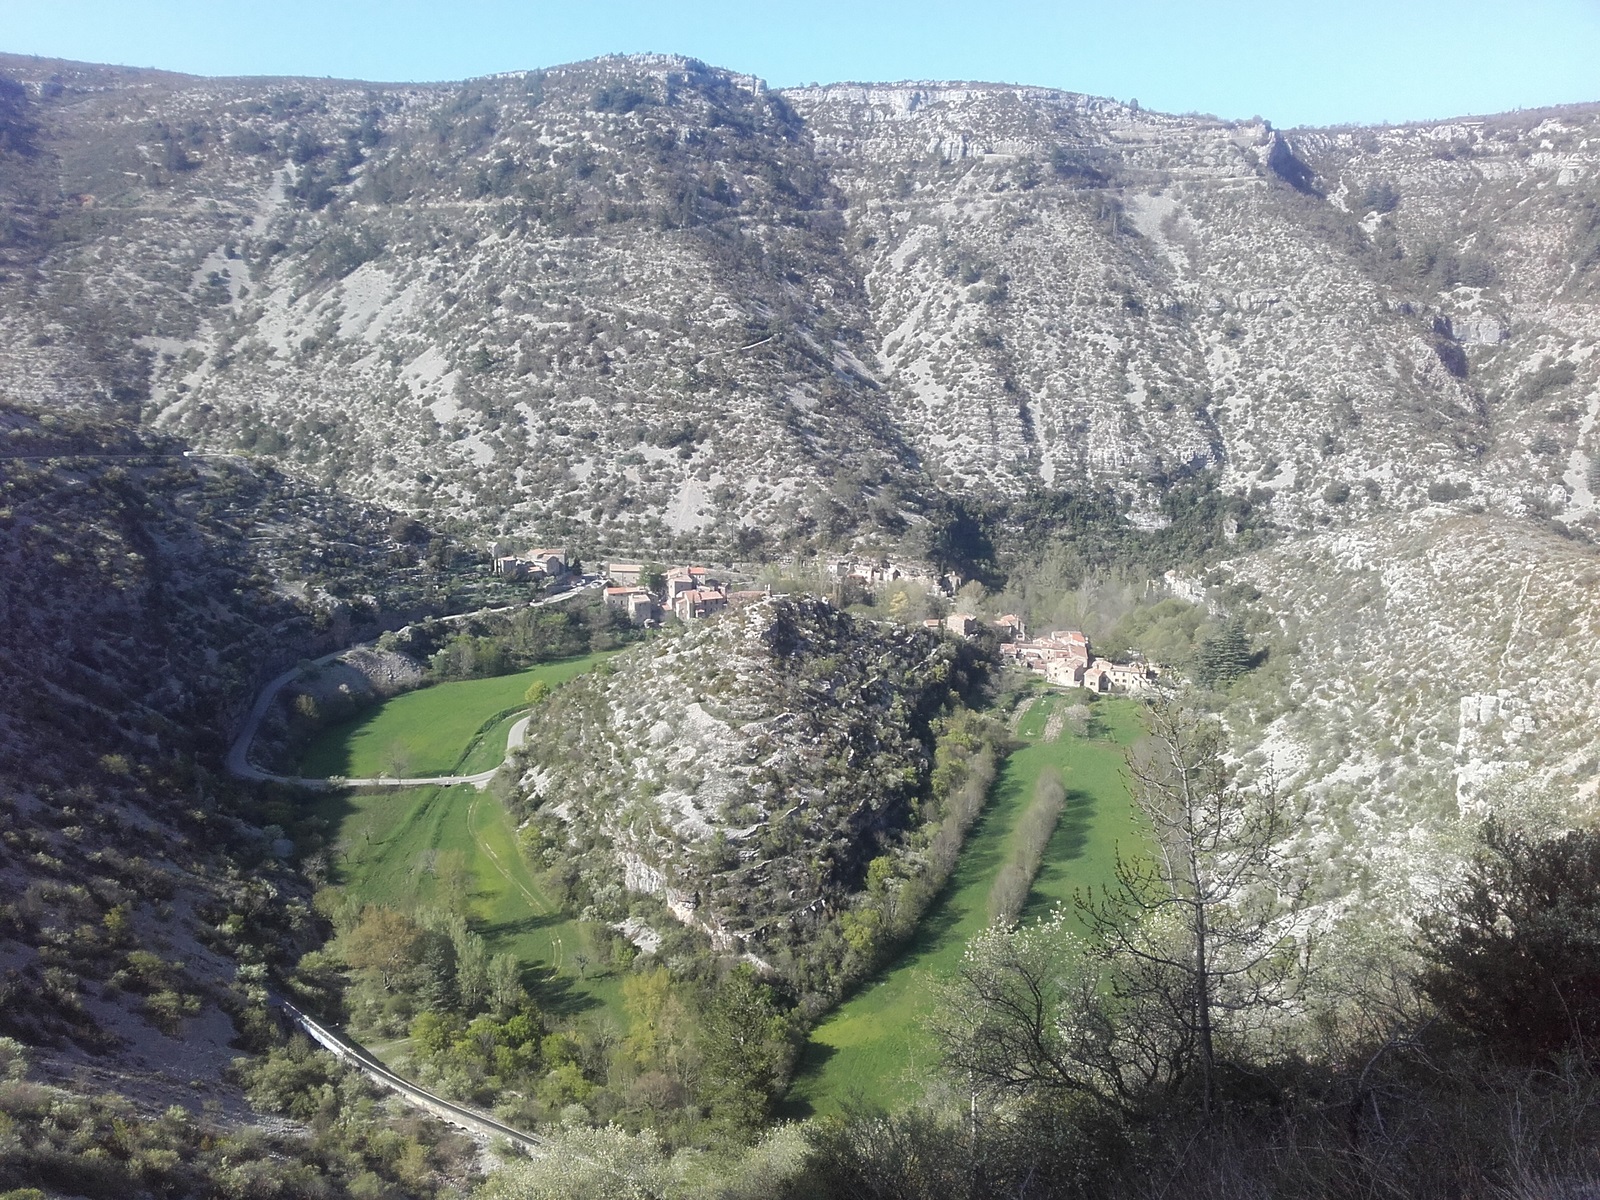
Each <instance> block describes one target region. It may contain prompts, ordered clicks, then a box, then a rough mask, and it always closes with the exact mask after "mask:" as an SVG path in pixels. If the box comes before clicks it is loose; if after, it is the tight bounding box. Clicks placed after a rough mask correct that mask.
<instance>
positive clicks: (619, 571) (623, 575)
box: [606, 562, 644, 587]
mask: <svg viewBox="0 0 1600 1200" xmlns="http://www.w3.org/2000/svg"><path fill="white" fill-rule="evenodd" d="M606 578H607V579H609V580H611V582H612V583H614V584H616V585H617V586H618V587H638V586H639V584H640V583H641V582H643V580H644V564H643V563H620V562H614V563H607V564H606Z"/></svg>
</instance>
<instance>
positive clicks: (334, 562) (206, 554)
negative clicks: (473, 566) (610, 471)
mask: <svg viewBox="0 0 1600 1200" xmlns="http://www.w3.org/2000/svg"><path fill="white" fill-rule="evenodd" d="M413 524H414V523H413ZM394 527H395V521H394V514H392V513H386V512H381V511H377V510H372V509H366V508H363V507H362V506H360V505H356V504H351V503H350V502H348V501H346V500H343V499H340V498H339V497H336V496H331V495H328V494H326V493H322V492H320V491H318V490H317V489H315V488H313V487H311V486H309V485H308V484H306V483H304V482H303V481H293V480H288V479H285V478H284V477H282V476H280V475H279V474H278V473H277V472H276V471H274V470H272V469H270V468H269V467H268V466H267V465H265V464H255V465H254V466H249V465H245V464H243V463H239V462H235V461H233V460H231V459H229V458H215V459H213V458H206V457H197V456H193V455H191V454H188V453H186V452H184V451H183V450H182V449H181V446H180V445H179V444H177V443H175V442H173V441H172V440H170V439H167V438H163V437H159V436H153V435H151V434H149V433H148V432H141V431H139V430H137V429H134V428H132V427H130V426H129V425H127V424H126V423H124V422H120V421H117V420H115V419H113V418H109V417H106V416H104V415H101V414H98V413H95V412H91V411H83V410H69V411H65V412H63V411H59V410H53V409H49V408H43V407H40V406H30V405H17V404H11V403H4V402H0V630H3V631H4V635H3V636H0V1035H5V1036H16V1037H19V1038H21V1039H23V1040H24V1041H26V1042H28V1043H30V1044H33V1045H36V1046H44V1047H48V1048H49V1050H48V1051H47V1052H45V1053H42V1054H40V1055H39V1056H38V1063H39V1067H40V1069H41V1071H42V1072H44V1073H45V1074H46V1075H47V1076H54V1077H57V1078H63V1077H76V1076H81V1077H82V1078H84V1079H92V1080H98V1081H99V1085H103V1086H105V1087H107V1088H109V1089H111V1090H115V1091H119V1092H123V1093H124V1094H128V1095H131V1096H135V1097H137V1098H138V1099H139V1100H141V1101H146V1102H148V1103H150V1104H151V1105H153V1106H154V1108H155V1109H156V1110H158V1111H159V1110H160V1109H161V1108H163V1107H165V1105H166V1104H168V1103H173V1102H182V1101H187V1102H189V1103H198V1102H199V1101H200V1100H202V1099H204V1100H207V1101H211V1100H215V1101H217V1102H218V1103H221V1104H223V1105H224V1106H225V1107H230V1106H232V1107H237V1105H238V1103H239V1101H238V1093H237V1089H236V1088H233V1087H230V1086H227V1085H225V1084H224V1083H223V1072H224V1070H225V1068H226V1067H227V1065H228V1063H229V1062H230V1061H231V1059H232V1058H233V1057H234V1056H235V1055H236V1054H237V1053H238V1052H239V1049H240V1047H241V1046H244V1045H247V1044H254V1043H252V1042H251V1041H250V1039H251V1038H258V1037H259V1035H260V1034H261V1032H262V1030H263V1024H262V1022H263V1011H264V1010H263V1009H262V1008H261V1005H262V1003H263V1001H264V999H265V992H264V990H263V988H264V986H265V984H266V981H267V977H268V976H267V972H268V969H269V967H282V966H286V965H292V963H293V961H294V958H295V956H296V953H297V947H299V948H300V949H303V948H305V947H306V946H307V945H310V944H312V942H313V941H314V930H313V924H314V922H313V920H312V918H311V915H310V912H309V909H308V908H307V906H306V904H305V903H304V895H303V886H304V885H303V881H301V880H299V879H297V878H296V875H295V873H294V872H292V871H291V870H290V868H289V866H288V863H287V861H286V860H287V859H288V858H289V857H290V856H291V855H292V854H293V853H295V852H296V851H298V852H299V853H301V854H311V855H314V854H315V852H316V850H317V842H316V838H317V833H316V831H315V830H314V829H312V828H311V827H308V826H305V825H303V824H302V825H300V827H299V828H298V829H296V830H295V834H296V836H297V837H299V838H300V839H301V840H300V842H299V844H298V845H297V844H294V843H292V842H291V841H290V840H288V839H286V838H285V830H286V828H289V827H292V826H294V825H295V824H296V821H297V819H298V817H299V816H300V814H298V813H297V812H296V810H295V808H294V806H292V805H285V804H282V803H281V801H280V799H279V798H276V797H273V796H271V795H269V794H265V793H264V792H262V791H261V790H259V789H257V790H252V789H248V788H246V787H244V786H242V785H239V784H237V783H236V782H234V781H232V780H229V779H228V778H227V777H226V776H224V775H223V773H222V770H221V757H222V752H223V750H224V748H225V747H226V745H227V741H228V738H229V736H230V734H231V733H232V727H231V726H232V722H233V721H234V720H235V719H236V718H237V716H238V715H239V714H240V712H241V711H242V709H243V708H244V707H246V706H248V704H249V703H250V701H251V699H252V698H253V695H254V690H255V686H256V684H257V683H258V682H259V681H261V680H263V679H265V678H266V677H267V676H269V675H271V674H272V673H274V672H275V671H277V670H281V669H282V668H283V667H284V666H286V665H289V664H292V663H293V662H295V661H296V660H297V659H299V658H301V657H308V656H310V655H313V654H317V653H320V652H322V651H324V650H327V649H331V648H335V647H337V646H342V645H344V644H346V642H347V641H348V640H349V639H350V638H351V637H352V636H355V635H357V634H359V633H361V632H363V631H365V632H368V633H371V632H375V631H376V630H377V629H378V628H380V627H381V622H382V621H383V620H385V619H391V620H394V619H397V617H396V615H395V614H398V613H411V612H417V611H427V610H428V609H429V607H430V605H431V604H433V603H436V602H437V598H438V597H440V596H442V595H443V594H444V593H445V592H446V591H447V590H448V589H447V587H446V586H445V585H444V584H443V583H442V582H441V580H442V574H441V573H440V572H438V571H436V570H435V569H434V568H433V567H432V566H430V565H428V564H426V563H424V562H422V561H420V560H419V558H418V556H417V554H416V550H415V548H414V547H413V546H411V545H409V544H406V543H403V542H397V541H396V540H395V539H394V538H393V537H392V536H391V530H392V529H393V528H394ZM405 527H406V528H409V526H405ZM241 1039H243V1040H241ZM191 1081H193V1082H191ZM99 1085H97V1086H99Z"/></svg>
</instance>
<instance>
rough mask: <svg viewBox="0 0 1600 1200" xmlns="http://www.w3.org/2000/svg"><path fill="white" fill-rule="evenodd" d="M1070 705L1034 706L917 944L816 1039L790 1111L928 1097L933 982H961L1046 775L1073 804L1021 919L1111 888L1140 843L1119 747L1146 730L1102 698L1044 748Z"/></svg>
mask: <svg viewBox="0 0 1600 1200" xmlns="http://www.w3.org/2000/svg"><path fill="white" fill-rule="evenodd" d="M1069 703H1070V701H1069V700H1067V699H1066V698H1065V697H1062V696H1059V695H1055V694H1046V695H1044V696H1041V697H1040V698H1038V699H1037V700H1035V701H1034V702H1033V705H1032V707H1031V708H1030V709H1029V710H1028V712H1027V714H1026V715H1025V716H1024V718H1023V719H1022V721H1021V723H1020V724H1019V726H1018V729H1017V733H1018V737H1019V738H1020V739H1021V741H1022V743H1023V744H1022V745H1021V747H1020V748H1019V749H1017V750H1015V751H1014V752H1013V753H1012V754H1011V755H1010V756H1009V757H1008V758H1007V759H1006V762H1005V765H1004V766H1003V768H1002V769H1001V772H1000V776H999V778H998V779H997V780H996V781H995V785H994V790H993V792H992V794H991V796H990V800H989V804H988V806H987V807H986V808H985V809H984V812H983V815H982V816H980V817H979V818H978V821H977V822H976V823H975V824H974V825H973V828H972V831H971V833H970V834H969V835H968V837H967V844H966V846H965V847H964V848H963V850H962V853H961V860H960V862H959V863H958V864H957V866H956V869H955V872H954V873H953V874H952V875H951V878H950V882H949V883H948V884H947V885H946V887H945V889H944V891H943V892H942V893H940V896H939V898H938V899H937V900H935V901H934V903H933V905H932V906H931V907H930V908H929V910H928V912H927V914H926V915H925V916H924V917H923V920H922V923H921V925H920V926H919V927H918V929H917V933H916V936H915V937H914V938H913V939H912V941H911V943H910V945H909V946H907V947H906V949H905V950H904V952H903V953H902V954H901V955H900V957H899V958H898V959H897V960H896V961H895V962H894V963H893V964H892V965H891V966H889V967H888V968H887V969H885V970H884V971H882V972H880V973H879V975H878V976H876V977H875V978H873V979H870V980H868V981H867V982H866V983H865V984H864V985H863V986H862V988H861V989H860V991H858V992H857V993H856V994H855V995H854V996H852V997H851V998H850V999H849V1000H847V1001H846V1002H845V1003H844V1004H843V1005H841V1006H840V1007H839V1008H838V1009H837V1010H835V1011H834V1013H833V1014H832V1015H830V1016H829V1017H828V1018H827V1019H826V1020H824V1021H823V1022H822V1023H821V1024H820V1025H818V1026H817V1028H816V1029H815V1030H814V1031H813V1032H812V1035H811V1039H810V1042H809V1043H808V1044H807V1046H806V1048H805V1050H804V1052H803V1054H802V1057H801V1062H800V1067H799V1070H798V1071H797V1073H796V1076H795V1081H794V1084H793V1086H792V1087H791V1088H790V1090H789V1096H788V1106H789V1108H790V1110H791V1112H792V1113H794V1114H795V1115H803V1114H805V1113H808V1112H834V1111H837V1110H838V1109H839V1107H840V1106H841V1104H842V1103H843V1102H844V1101H845V1100H847V1099H849V1098H850V1097H852V1096H859V1097H861V1098H863V1099H865V1100H868V1101H872V1102H877V1103H881V1104H885V1105H893V1104H896V1103H900V1102H904V1101H907V1100H912V1099H914V1098H915V1097H916V1096H917V1095H918V1094H919V1093H920V1092H921V1090H922V1088H923V1086H924V1083H925V1081H926V1080H927V1079H928V1078H929V1077H930V1075H931V1074H932V1071H933V1069H934V1068H935V1066H936V1063H937V1057H938V1047H937V1045H936V1044H935V1042H934V1040H933V1037H932V1035H931V1034H930V1033H929V1031H928V1028H927V1025H928V1019H929V1017H930V1015H931V1013H932V1011H933V1007H934V1005H935V1003H936V1002H937V993H936V986H935V985H937V984H939V983H940V982H942V981H945V980H948V979H951V978H952V977H953V976H954V974H955V971H956V968H957V967H958V966H959V964H960V962H961V956H962V954H963V952H964V951H965V949H966V945H967V942H968V940H969V939H970V938H971V937H972V936H973V935H974V934H977V933H979V932H980V931H982V930H983V928H984V927H985V925H986V923H987V920H988V911H987V909H988V896H989V888H990V885H991V884H992V883H993V881H994V877H995V875H996V874H997V873H998V872H999V870H1000V868H1001V867H1002V866H1003V865H1004V864H1005V863H1006V861H1007V860H1008V859H1009V857H1010V852H1011V846H1010V842H1011V837H1012V833H1013V827H1014V826H1015V824H1016V822H1017V819H1018V818H1019V817H1020V816H1021V815H1022V813H1023V811H1024V810H1025V809H1026V808H1027V806H1028V801H1029V799H1030V797H1031V796H1032V792H1033V785H1034V782H1035V781H1036V780H1037V779H1038V778H1039V773H1040V772H1041V771H1042V770H1044V768H1045V767H1046V766H1054V767H1056V768H1057V769H1058V770H1059V771H1060V772H1061V776H1062V779H1063V781H1064V782H1065V784H1066V788H1067V805H1066V809H1065V811H1064V812H1063V813H1062V816H1061V822H1060V824H1059V825H1058V826H1057V828H1056V832H1055V834H1054V836H1053V837H1052V838H1051V840H1050V845H1049V848H1048V850H1047V852H1046V855H1045V861H1044V866H1043V868H1042V869H1041V870H1040V872H1039V876H1038V878H1037V879H1036V880H1035V882H1034V885H1033V890H1032V892H1030V894H1029V897H1028V904H1027V907H1026V909H1025V910H1024V913H1023V919H1024V920H1031V919H1033V918H1034V917H1037V916H1040V915H1043V914H1045V913H1048V912H1049V911H1050V910H1051V908H1052V907H1053V906H1054V905H1056V904H1057V903H1070V902H1071V899H1072V893H1073V891H1074V890H1075V889H1081V888H1084V887H1090V886H1093V887H1099V886H1101V885H1104V884H1107V883H1109V882H1110V881H1111V879H1112V872H1113V869H1114V866H1115V861H1116V851H1117V847H1118V846H1119V845H1120V846H1122V847H1124V849H1125V850H1126V849H1128V848H1130V847H1135V846H1137V845H1139V844H1140V843H1141V842H1142V840H1143V837H1142V834H1141V833H1140V831H1139V827H1138V825H1137V824H1136V822H1135V817H1134V808H1133V803H1132V799H1131V797H1130V795H1129V793H1128V788H1127V782H1126V780H1125V778H1124V776H1123V773H1122V772H1123V750H1124V748H1125V747H1126V746H1127V745H1129V744H1130V743H1132V741H1133V740H1134V739H1135V738H1137V737H1138V736H1139V733H1140V724H1139V709H1138V705H1137V704H1136V703H1135V702H1133V701H1131V700H1101V701H1098V702H1096V703H1095V704H1094V705H1093V706H1092V710H1091V711H1092V712H1093V714H1094V716H1093V719H1092V720H1091V722H1090V726H1089V729H1088V732H1087V735H1086V736H1083V737H1074V736H1073V735H1072V734H1070V733H1066V732H1063V733H1061V735H1060V736H1059V737H1058V738H1057V739H1055V740H1049V739H1047V737H1046V725H1047V722H1048V720H1049V718H1050V716H1051V714H1052V713H1053V712H1055V711H1056V709H1057V708H1058V707H1062V708H1064V707H1066V706H1067V705H1068V704H1069Z"/></svg>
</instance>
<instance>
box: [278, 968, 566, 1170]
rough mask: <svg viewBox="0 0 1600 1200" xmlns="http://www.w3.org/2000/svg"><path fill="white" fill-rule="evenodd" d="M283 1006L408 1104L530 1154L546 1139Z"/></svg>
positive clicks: (300, 1023)
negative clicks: (437, 1090)
mask: <svg viewBox="0 0 1600 1200" xmlns="http://www.w3.org/2000/svg"><path fill="white" fill-rule="evenodd" d="M282 1004H283V1010H284V1012H286V1013H287V1014H288V1015H289V1019H290V1020H292V1021H293V1022H294V1023H295V1024H296V1025H298V1026H300V1028H301V1029H303V1030H305V1031H306V1033H307V1034H308V1035H310V1037H311V1040H312V1041H314V1042H316V1043H317V1044H318V1045H319V1046H321V1047H323V1049H325V1050H327V1051H329V1052H330V1053H332V1054H333V1055H334V1056H335V1057H337V1058H341V1059H343V1060H344V1061H345V1062H347V1063H349V1064H351V1065H352V1066H354V1067H355V1068H356V1069H357V1070H359V1071H361V1072H362V1073H363V1074H365V1075H366V1076H367V1078H369V1079H371V1080H373V1081H374V1082H376V1083H379V1084H382V1085H383V1086H384V1087H386V1088H389V1089H390V1090H391V1091H394V1092H397V1093H399V1095H400V1097H401V1098H402V1099H404V1100H405V1101H406V1102H407V1103H408V1104H411V1105H414V1106H415V1107H417V1108H420V1109H422V1110H423V1111H424V1112H426V1113H429V1114H431V1115H432V1116H435V1117H438V1118H439V1119H440V1120H441V1121H448V1122H449V1123H450V1124H452V1125H456V1126H458V1127H460V1128H462V1129H465V1130H467V1131H468V1132H469V1133H476V1134H479V1135H486V1136H489V1137H503V1138H505V1139H506V1140H507V1141H509V1142H511V1143H512V1145H514V1146H518V1147H520V1148H521V1149H523V1150H526V1151H527V1152H528V1153H530V1154H537V1153H538V1152H539V1151H540V1150H541V1149H542V1148H543V1147H544V1146H545V1145H546V1144H547V1143H546V1142H545V1139H544V1138H541V1137H539V1136H538V1135H536V1134H532V1133H524V1132H523V1131H522V1130H520V1129H515V1128H513V1127H512V1126H510V1125H507V1124H506V1123H505V1122H504V1121H498V1120H496V1119H495V1118H494V1117H491V1116H490V1115H489V1114H488V1113H483V1112H479V1111H478V1110H477V1109H475V1108H467V1107H466V1106H465V1105H461V1104H456V1103H454V1102H452V1101H450V1100H446V1099H444V1098H443V1097H442V1096H435V1095H434V1094H433V1093H432V1092H430V1091H428V1090H426V1089H425V1088H420V1087H418V1086H417V1085H416V1084H414V1083H412V1082H411V1081H410V1080H409V1079H406V1078H405V1077H404V1076H401V1075H396V1074H395V1073H394V1072H393V1071H391V1070H390V1069H389V1068H388V1067H386V1066H384V1065H383V1063H382V1062H380V1061H379V1060H378V1059H377V1057H376V1056H374V1055H373V1054H372V1053H371V1052H370V1051H369V1050H367V1048H366V1047H365V1046H363V1045H361V1044H360V1043H359V1042H355V1041H352V1040H351V1039H350V1038H348V1037H346V1036H345V1035H344V1034H342V1033H339V1032H338V1031H337V1030H333V1029H329V1028H328V1027H327V1026H326V1025H323V1024H322V1023H321V1022H318V1021H314V1020H312V1019H311V1018H310V1017H308V1016H306V1014H305V1013H303V1012H301V1011H300V1010H299V1009H298V1008H296V1007H295V1006H294V1005H292V1004H290V1003H289V1002H288V1001H287V1000H285V1001H282Z"/></svg>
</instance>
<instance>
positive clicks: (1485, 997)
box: [1421, 822, 1600, 1063]
mask: <svg viewBox="0 0 1600 1200" xmlns="http://www.w3.org/2000/svg"><path fill="white" fill-rule="evenodd" d="M1421 928H1422V934H1423V953H1424V955H1425V956H1426V958H1427V962H1428V967H1427V970H1426V971H1425V973H1424V975H1423V978H1422V987H1423V991H1424V992H1425V993H1426V994H1427V996H1428V997H1429V999H1431V1000H1432V1001H1433V1002H1434V1003H1435V1004H1437V1005H1438V1006H1439V1010H1440V1012H1441V1013H1443V1015H1444V1016H1445V1017H1446V1018H1447V1019H1449V1020H1450V1021H1451V1022H1452V1023H1453V1024H1455V1025H1456V1026H1458V1027H1459V1028H1460V1029H1462V1030H1464V1031H1465V1032H1467V1033H1468V1034H1470V1035H1471V1036H1472V1037H1474V1038H1476V1039H1477V1040H1479V1041H1481V1042H1482V1043H1484V1045H1485V1046H1486V1047H1487V1048H1488V1049H1489V1050H1490V1052H1491V1053H1492V1054H1495V1055H1504V1056H1505V1057H1508V1058H1511V1059H1513V1060H1517V1061H1522V1062H1530V1063H1531V1062H1539V1061H1546V1060H1550V1059H1553V1058H1555V1057H1557V1056H1559V1055H1561V1054H1562V1053H1574V1054H1579V1055H1581V1056H1582V1057H1583V1058H1585V1059H1586V1060H1588V1061H1589V1062H1591V1063H1592V1062H1600V832H1597V831H1595V830H1589V829H1585V830H1573V831H1571V832H1569V833H1566V834H1563V835H1561V836H1560V837H1554V838H1547V839H1542V840H1535V839H1531V838H1528V837H1525V836H1523V835H1521V834H1518V833H1512V832H1509V831H1508V830H1506V829H1505V828H1504V827H1503V826H1501V825H1499V824H1498V823H1495V822H1491V823H1489V824H1488V825H1486V826H1485V827H1484V831H1483V849H1482V851H1481V852H1480V853H1479V855H1478V857H1477V860H1476V862H1475V863H1474V864H1473V866H1472V869H1471V871H1470V872H1469V874H1468V876H1467V881H1466V884H1465V886H1464V887H1463V889H1462V891H1461V892H1460V893H1459V894H1458V895H1457V896H1456V898H1455V903H1454V905H1453V906H1452V907H1451V909H1450V910H1449V911H1447V912H1445V913H1442V914H1438V915H1429V916H1427V917H1424V918H1423V919H1422V921H1421Z"/></svg>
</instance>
